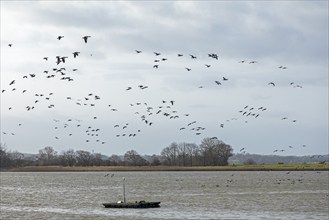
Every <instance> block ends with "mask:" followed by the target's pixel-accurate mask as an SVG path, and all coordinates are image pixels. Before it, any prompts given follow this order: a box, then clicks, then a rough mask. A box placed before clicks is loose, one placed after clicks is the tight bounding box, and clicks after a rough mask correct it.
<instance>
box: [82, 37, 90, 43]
mask: <svg viewBox="0 0 329 220" xmlns="http://www.w3.org/2000/svg"><path fill="white" fill-rule="evenodd" d="M90 37H91V36H83V37H82V39H83V40H84V41H85V43H87V42H88V38H90Z"/></svg>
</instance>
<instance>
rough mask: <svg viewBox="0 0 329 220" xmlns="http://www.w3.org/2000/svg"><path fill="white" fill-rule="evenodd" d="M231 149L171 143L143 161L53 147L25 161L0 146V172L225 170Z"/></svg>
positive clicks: (212, 141) (209, 142)
mask: <svg viewBox="0 0 329 220" xmlns="http://www.w3.org/2000/svg"><path fill="white" fill-rule="evenodd" d="M232 152H233V149H232V147H231V146H230V145H227V144H225V143H224V142H223V141H220V140H218V139H217V138H205V139H203V140H202V141H201V144H200V145H197V144H194V143H179V144H177V143H175V142H174V143H172V144H170V145H169V146H168V147H165V148H164V149H163V150H162V151H161V154H160V155H152V156H148V157H143V156H141V155H140V154H139V153H137V152H136V151H135V150H129V151H127V152H126V153H125V154H124V156H123V157H122V156H119V155H115V154H113V155H111V156H109V157H107V156H104V155H102V154H101V153H91V152H89V151H85V150H77V151H75V150H73V149H68V150H65V151H62V152H60V153H58V152H57V151H56V150H55V149H54V148H53V147H51V146H47V147H45V148H43V149H40V150H39V152H38V154H37V156H36V158H26V157H24V155H23V154H21V153H19V152H17V151H14V152H12V151H10V150H7V148H6V146H4V145H2V144H1V146H0V168H9V167H21V166H55V165H57V166H71V167H72V166H159V165H166V166H225V165H228V159H229V157H230V156H232Z"/></svg>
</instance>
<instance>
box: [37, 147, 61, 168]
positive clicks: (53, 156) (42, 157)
mask: <svg viewBox="0 0 329 220" xmlns="http://www.w3.org/2000/svg"><path fill="white" fill-rule="evenodd" d="M57 158H58V157H57V152H56V151H55V150H54V148H52V147H50V146H47V147H45V148H43V149H40V150H39V154H38V163H39V165H41V166H43V165H55V164H56V162H57V161H56V160H57Z"/></svg>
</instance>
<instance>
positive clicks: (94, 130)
mask: <svg viewBox="0 0 329 220" xmlns="http://www.w3.org/2000/svg"><path fill="white" fill-rule="evenodd" d="M63 38H64V36H58V37H57V40H58V41H62V40H63ZM90 38H91V36H83V37H82V39H83V42H84V43H86V44H87V43H88V42H89V41H88V40H89V39H90ZM8 46H9V47H13V44H9V45H8ZM135 52H136V54H141V53H143V51H141V50H135ZM71 54H72V55H71V56H69V55H64V56H56V57H55V58H54V60H55V62H54V63H55V64H56V65H55V64H53V65H54V66H52V67H51V68H50V69H46V70H43V72H42V74H41V77H43V78H45V79H51V78H57V79H59V80H62V81H67V82H72V81H74V80H75V79H74V77H73V76H77V74H74V73H75V72H78V68H72V69H68V68H67V67H66V66H65V64H67V62H69V60H70V59H72V58H73V59H79V56H80V52H79V51H73V52H71ZM153 54H154V60H153V69H159V68H161V65H162V63H163V62H168V58H166V57H162V54H161V53H160V52H153ZM184 56H185V57H186V55H184V54H182V53H178V54H177V57H178V58H181V57H184ZM187 57H188V58H190V59H192V60H196V59H198V57H197V56H196V55H194V54H189V55H187ZM208 57H209V58H210V59H213V60H218V59H219V56H218V55H217V54H216V53H209V54H208ZM40 59H43V60H44V61H45V62H48V61H49V60H50V59H49V57H48V56H45V57H42V58H40ZM238 63H240V64H245V63H248V64H250V65H255V64H257V61H255V60H252V61H246V60H241V61H239V62H238ZM51 65H52V64H51ZM204 67H205V68H211V67H212V64H210V63H206V64H204ZM184 68H185V70H186V71H188V72H189V71H193V68H192V67H189V66H185V67H184ZM278 68H279V69H281V70H286V69H287V67H286V66H279V67H278ZM34 78H40V74H35V73H31V74H25V75H23V77H22V79H12V80H11V81H10V82H9V84H8V87H6V88H4V89H2V90H1V96H3V97H5V96H4V95H6V93H9V92H12V93H14V92H18V90H20V92H21V94H28V93H29V89H27V88H18V87H15V85H16V83H17V82H21V80H29V79H31V80H32V79H34ZM226 82H229V78H228V77H227V76H223V77H221V79H216V80H214V83H215V84H214V85H217V86H222V85H223V84H224V83H226ZM268 85H269V86H276V84H275V83H274V82H269V83H268ZM290 85H291V86H293V87H295V88H302V86H301V85H296V84H295V83H294V82H291V83H290ZM135 88H137V89H140V90H146V89H148V88H149V86H148V85H142V84H140V85H135V86H129V87H126V88H125V90H126V91H127V92H130V90H133V89H135ZM198 88H199V89H202V88H203V86H199V87H198ZM55 94H56V92H46V93H35V94H30V95H33V96H34V97H35V98H34V101H33V102H31V103H30V104H29V105H26V106H25V109H26V111H32V110H36V109H37V108H39V107H40V106H41V105H42V106H43V107H46V108H48V109H52V108H56V106H55V104H54V103H52V99H53V96H54V95H55ZM62 98H63V97H62ZM64 98H65V99H66V100H67V102H68V104H69V103H70V104H71V105H72V104H73V105H77V106H80V107H81V108H83V107H88V108H89V107H90V108H93V107H95V106H98V105H101V104H100V103H99V102H100V100H101V95H99V94H95V93H93V92H91V93H88V94H86V95H85V96H83V97H77V98H74V97H72V96H67V97H64ZM175 104H176V103H175V100H159V102H158V103H157V104H156V105H157V106H154V104H153V105H151V104H149V103H146V102H136V103H130V104H129V106H130V107H131V108H133V109H134V110H133V112H134V115H136V116H137V118H139V120H140V121H141V122H142V123H143V124H144V125H145V126H148V127H149V126H152V125H153V124H154V123H155V122H154V121H158V120H159V119H158V118H159V117H162V118H164V119H168V120H176V119H179V118H183V117H184V118H187V120H188V118H189V117H191V114H190V113H186V112H184V113H181V112H179V111H178V110H177V109H175ZM102 108H107V109H108V110H109V111H110V112H113V114H115V112H118V111H119V109H118V108H117V107H114V106H113V105H112V104H107V105H106V106H102ZM8 110H10V111H14V110H15V106H8ZM264 111H267V108H266V107H263V106H258V107H256V106H249V105H246V106H245V107H243V108H242V109H240V110H238V111H237V114H238V116H237V117H236V118H231V119H228V120H226V122H229V121H233V120H238V117H239V118H245V120H244V121H245V123H248V120H247V118H248V119H251V118H253V119H256V118H258V117H260V116H261V115H262V113H263V112H264ZM90 112H91V111H90ZM114 118H115V116H114ZM89 120H98V117H97V116H91V117H90V118H89ZM282 120H288V118H287V117H283V118H282ZM84 121H85V119H84V120H81V119H74V118H67V119H64V120H63V119H61V120H59V119H53V123H54V124H53V125H52V126H53V128H54V133H55V135H54V137H53V138H54V139H56V140H58V139H62V138H63V137H65V136H66V137H71V136H74V132H76V129H79V130H80V131H79V132H84V133H85V137H86V139H85V142H86V143H90V142H91V143H99V144H103V145H104V144H106V143H107V140H105V139H107V138H104V137H102V135H101V129H100V128H98V127H97V126H94V125H92V124H93V123H89V124H86V123H84ZM188 121H189V122H188V123H186V124H185V125H183V126H181V127H179V128H178V129H177V130H179V131H183V130H188V131H190V132H193V133H194V134H195V135H201V134H202V133H203V132H204V131H205V130H206V127H205V126H202V125H200V124H199V122H197V121H196V120H188ZM292 122H293V123H296V122H297V120H296V119H293V120H292ZM21 126H23V125H22V123H21V122H20V123H18V127H21ZM218 126H219V128H222V129H223V128H224V127H225V124H224V123H223V122H221V123H219V125H218ZM73 128H74V129H73ZM113 129H114V131H115V135H114V137H116V138H124V137H127V138H133V137H136V136H137V135H139V134H140V133H141V132H142V129H141V128H139V129H135V128H134V126H133V128H130V123H129V121H128V122H125V123H118V124H114V125H113ZM1 135H12V136H13V135H15V132H8V131H2V134H1ZM303 147H305V145H303ZM289 148H293V147H292V146H289ZM283 151H285V149H275V150H274V151H273V152H283ZM239 153H246V149H245V147H244V148H241V149H240V151H239Z"/></svg>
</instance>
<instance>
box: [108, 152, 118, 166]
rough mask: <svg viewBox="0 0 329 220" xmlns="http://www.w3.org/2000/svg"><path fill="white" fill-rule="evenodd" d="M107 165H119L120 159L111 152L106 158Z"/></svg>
mask: <svg viewBox="0 0 329 220" xmlns="http://www.w3.org/2000/svg"><path fill="white" fill-rule="evenodd" d="M107 165H108V166H120V165H122V159H121V158H120V157H119V156H118V155H116V154H112V155H111V156H110V158H109V159H108V160H107Z"/></svg>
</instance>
